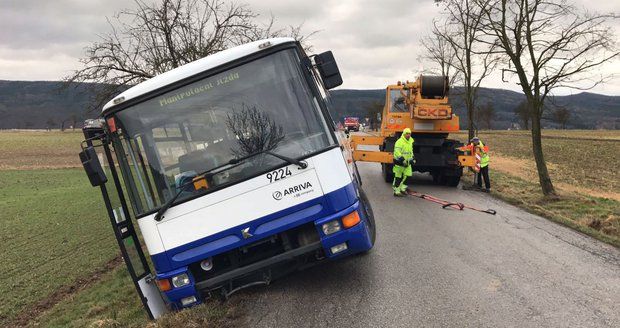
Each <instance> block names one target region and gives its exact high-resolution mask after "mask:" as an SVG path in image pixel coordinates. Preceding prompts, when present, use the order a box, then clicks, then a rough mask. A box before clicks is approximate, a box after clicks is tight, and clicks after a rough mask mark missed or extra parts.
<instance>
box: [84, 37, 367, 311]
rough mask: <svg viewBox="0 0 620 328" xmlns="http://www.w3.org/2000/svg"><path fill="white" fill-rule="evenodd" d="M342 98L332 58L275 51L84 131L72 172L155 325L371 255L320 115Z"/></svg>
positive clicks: (207, 68) (331, 131)
mask: <svg viewBox="0 0 620 328" xmlns="http://www.w3.org/2000/svg"><path fill="white" fill-rule="evenodd" d="M340 84H342V78H341V76H340V72H339V71H338V67H337V65H336V63H335V61H334V58H333V55H332V53H331V52H329V51H328V52H325V53H322V54H319V55H313V56H307V55H306V54H305V52H304V50H303V48H302V47H301V46H300V44H299V43H298V42H296V41H295V40H293V39H291V38H274V39H268V40H262V41H257V42H252V43H248V44H245V45H242V46H238V47H235V48H231V49H228V50H225V51H221V52H219V53H216V54H214V55H211V56H208V57H205V58H203V59H200V60H197V61H195V62H192V63H189V64H186V65H184V66H181V67H179V68H176V69H174V70H171V71H169V72H166V73H164V74H161V75H158V76H156V77H154V78H152V79H150V80H147V81H145V82H143V83H140V84H138V85H136V86H134V87H132V88H130V89H128V90H127V91H125V92H123V93H122V94H120V95H118V96H117V97H115V98H114V99H112V100H111V101H110V102H109V103H107V104H106V105H105V106H104V108H103V111H102V113H101V117H100V119H98V120H93V121H90V122H89V124H86V125H85V127H84V135H85V137H86V140H85V141H84V142H83V143H82V148H83V151H82V152H81V153H80V158H81V160H82V163H83V165H84V168H85V170H86V172H87V174H88V176H89V179H90V182H91V184H92V185H93V186H100V188H101V190H102V194H103V198H104V202H105V204H106V208H107V211H108V214H109V219H110V222H111V223H112V225H113V227H114V233H115V235H116V237H117V240H118V244H119V246H120V249H121V252H122V254H123V258H124V259H125V262H126V264H127V267H128V270H129V272H130V274H131V277H132V278H133V280H134V283H135V286H136V288H137V290H138V294H139V295H140V297H141V299H142V301H143V304H144V305H145V308H146V310H147V312H148V314H149V316H150V317H152V318H157V317H158V316H159V315H160V314H161V313H163V312H164V311H165V310H167V309H172V310H176V309H181V308H185V307H189V306H193V305H195V304H199V303H201V302H202V301H204V300H205V299H206V298H208V297H212V296H219V297H224V298H226V297H228V296H229V295H230V294H232V293H233V292H235V291H237V290H239V289H241V288H244V287H248V286H254V285H257V284H269V283H270V282H271V281H272V280H273V279H275V278H277V277H279V276H281V275H284V274H287V273H290V272H292V271H295V270H299V269H303V268H305V267H308V266H311V265H314V264H316V263H318V262H321V261H324V260H333V259H337V258H341V257H344V256H348V255H352V254H356V253H361V252H367V251H369V250H370V249H371V248H372V247H373V245H374V242H375V235H376V229H375V222H374V218H373V214H372V209H371V206H370V203H369V202H368V199H367V198H366V197H365V195H364V193H363V191H362V189H361V178H360V176H359V173H358V172H357V168H356V167H355V164H354V163H353V161H352V156H351V150H350V148H349V147H348V144H347V142H346V137H345V136H344V134H342V133H341V132H339V131H338V130H337V129H336V127H335V124H334V122H333V120H332V118H331V117H330V114H329V111H328V101H327V90H328V89H331V88H333V87H336V86H338V85H340ZM135 222H137V226H138V227H139V229H137V228H136V227H135V226H134V223H135ZM138 231H139V233H138ZM139 234H140V235H141V238H139V237H138V235H139ZM142 244H144V246H145V247H146V251H147V252H148V254H149V255H150V259H151V262H152V266H153V267H154V270H152V269H151V268H150V265H149V261H147V259H146V257H145V254H144V253H143V248H142Z"/></svg>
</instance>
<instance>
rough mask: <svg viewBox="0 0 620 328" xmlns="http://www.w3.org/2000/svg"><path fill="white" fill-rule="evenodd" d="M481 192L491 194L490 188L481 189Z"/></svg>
mask: <svg viewBox="0 0 620 328" xmlns="http://www.w3.org/2000/svg"><path fill="white" fill-rule="evenodd" d="M482 191H484V192H491V189H490V188H484V189H482Z"/></svg>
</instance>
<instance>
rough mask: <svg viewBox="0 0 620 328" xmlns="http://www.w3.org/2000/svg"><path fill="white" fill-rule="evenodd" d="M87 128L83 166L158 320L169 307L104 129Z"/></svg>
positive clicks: (140, 291)
mask: <svg viewBox="0 0 620 328" xmlns="http://www.w3.org/2000/svg"><path fill="white" fill-rule="evenodd" d="M83 131H84V137H85V138H86V140H84V141H83V142H82V149H83V150H82V152H81V153H80V159H81V161H82V165H83V166H84V169H85V170H86V173H87V175H88V178H89V180H90V182H91V184H92V185H93V186H99V187H100V188H101V195H102V196H103V201H104V202H105V206H106V209H107V212H108V216H109V218H110V223H111V224H112V228H113V230H114V235H115V236H116V240H117V242H118V246H119V248H120V250H121V253H122V255H123V259H124V260H125V264H126V265H127V270H128V271H129V275H130V276H131V279H132V280H133V282H134V285H135V287H136V290H137V292H138V295H139V296H140V299H141V300H142V304H143V305H144V308H145V309H146V312H147V313H148V316H149V318H151V319H157V318H158V317H160V316H161V315H162V314H163V313H164V312H166V310H167V308H166V305H165V303H164V300H163V298H162V296H161V293H160V292H159V289H158V288H157V285H156V283H155V279H154V275H153V274H152V272H151V269H150V267H149V264H148V262H147V260H146V257H145V255H144V252H143V251H142V245H141V243H140V240H139V239H138V235H137V233H136V230H135V229H134V225H133V223H132V221H131V216H130V214H129V213H130V212H129V208H128V207H127V202H126V200H125V197H124V194H123V191H122V190H123V189H122V187H121V181H120V178H119V175H118V174H117V172H118V171H117V169H116V167H115V165H114V159H113V155H112V150H111V149H110V147H109V144H108V142H107V141H106V137H105V134H104V132H103V129H102V128H84V130H83ZM102 164H103V166H102ZM108 186H111V188H110V189H112V191H111V192H109V191H108ZM114 189H115V190H114Z"/></svg>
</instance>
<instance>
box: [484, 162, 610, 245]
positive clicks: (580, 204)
mask: <svg viewBox="0 0 620 328" xmlns="http://www.w3.org/2000/svg"><path fill="white" fill-rule="evenodd" d="M490 175H491V183H492V186H493V188H492V189H493V191H492V195H493V196H495V197H498V198H500V199H502V200H504V201H506V202H508V203H511V204H513V205H516V206H519V207H521V208H523V209H525V210H527V211H528V212H530V213H533V214H536V215H540V216H542V217H545V218H547V219H550V220H552V221H555V222H558V223H561V224H563V225H566V226H568V227H571V228H573V229H575V230H578V231H580V232H583V233H585V234H588V235H590V236H592V237H594V238H596V239H599V240H601V241H604V242H606V243H609V244H612V245H614V246H616V247H620V220H618V218H620V202H618V201H615V200H611V199H606V198H599V197H592V196H588V195H583V194H570V195H566V194H561V195H560V197H558V198H555V199H552V198H551V199H550V198H547V197H544V196H543V195H542V194H541V193H540V186H539V185H538V183H536V182H532V181H527V180H523V179H521V178H519V177H515V176H512V175H509V174H504V173H501V172H497V171H491V172H490Z"/></svg>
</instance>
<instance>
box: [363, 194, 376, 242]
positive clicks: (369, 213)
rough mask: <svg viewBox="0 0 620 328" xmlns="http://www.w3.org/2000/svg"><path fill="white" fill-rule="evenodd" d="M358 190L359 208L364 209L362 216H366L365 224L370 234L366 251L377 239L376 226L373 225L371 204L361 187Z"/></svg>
mask: <svg viewBox="0 0 620 328" xmlns="http://www.w3.org/2000/svg"><path fill="white" fill-rule="evenodd" d="M359 192H360V208H361V210H362V211H364V216H365V217H366V224H367V225H368V232H369V234H370V248H369V249H368V250H367V251H366V253H367V252H369V251H370V250H371V249H372V247H373V246H374V245H375V240H376V239H377V226H376V225H375V215H374V213H373V211H372V206H371V205H370V201H369V200H368V197H367V196H366V193H365V192H364V190H363V189H361V188H360V189H359Z"/></svg>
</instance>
